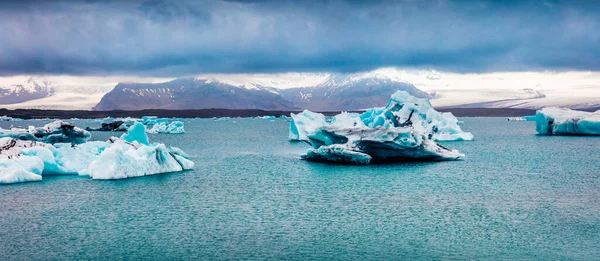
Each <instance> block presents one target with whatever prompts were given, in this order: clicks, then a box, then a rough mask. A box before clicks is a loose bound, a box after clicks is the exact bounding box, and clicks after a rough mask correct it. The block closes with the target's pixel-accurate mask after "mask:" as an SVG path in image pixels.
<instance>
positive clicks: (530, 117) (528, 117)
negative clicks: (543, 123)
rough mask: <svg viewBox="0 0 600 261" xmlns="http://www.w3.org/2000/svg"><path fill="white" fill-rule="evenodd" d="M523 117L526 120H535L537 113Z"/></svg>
mask: <svg viewBox="0 0 600 261" xmlns="http://www.w3.org/2000/svg"><path fill="white" fill-rule="evenodd" d="M523 119H525V120H526V121H535V119H536V117H535V115H530V116H523Z"/></svg>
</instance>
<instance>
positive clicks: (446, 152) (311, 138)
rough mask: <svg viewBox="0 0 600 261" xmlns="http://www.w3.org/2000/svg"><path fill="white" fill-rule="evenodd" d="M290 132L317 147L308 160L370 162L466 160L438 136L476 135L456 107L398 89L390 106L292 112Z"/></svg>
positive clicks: (306, 156)
mask: <svg viewBox="0 0 600 261" xmlns="http://www.w3.org/2000/svg"><path fill="white" fill-rule="evenodd" d="M291 116H292V121H291V122H290V132H289V138H290V139H291V140H303V141H306V142H308V143H309V144H310V145H311V146H312V148H310V149H308V151H307V152H306V154H303V155H301V157H302V158H303V159H305V160H311V161H322V162H333V163H345V164H370V163H380V162H398V161H444V160H461V159H463V158H464V154H461V153H460V152H458V151H457V150H451V149H448V148H446V147H444V146H442V145H440V144H438V143H436V142H435V141H436V140H472V139H473V135H471V133H468V132H463V131H462V130H461V128H460V127H459V126H458V120H457V119H456V117H454V116H453V115H452V114H451V113H439V112H437V111H435V110H434V109H433V108H432V107H431V104H430V103H429V101H428V100H426V99H419V98H415V97H412V96H410V95H409V94H408V93H406V92H403V91H398V92H396V93H394V94H393V95H392V97H391V99H390V101H389V102H388V104H387V105H386V106H385V107H381V108H373V109H370V110H367V111H366V112H364V113H362V114H358V113H347V112H342V113H340V114H338V115H335V116H333V117H332V118H331V119H329V121H327V120H326V118H325V116H324V115H323V114H320V113H314V112H311V111H307V110H305V111H303V112H302V113H299V114H293V113H292V114H291Z"/></svg>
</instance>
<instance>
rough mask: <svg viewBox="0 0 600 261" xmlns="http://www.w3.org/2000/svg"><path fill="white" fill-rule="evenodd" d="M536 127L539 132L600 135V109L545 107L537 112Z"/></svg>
mask: <svg viewBox="0 0 600 261" xmlns="http://www.w3.org/2000/svg"><path fill="white" fill-rule="evenodd" d="M535 129H536V131H537V132H538V133H539V134H547V135H552V134H554V135H600V110H599V111H596V112H584V111H575V110H570V109H563V108H556V107H549V108H543V109H541V110H538V111H537V112H536V126H535Z"/></svg>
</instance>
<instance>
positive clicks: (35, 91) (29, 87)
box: [0, 77, 54, 105]
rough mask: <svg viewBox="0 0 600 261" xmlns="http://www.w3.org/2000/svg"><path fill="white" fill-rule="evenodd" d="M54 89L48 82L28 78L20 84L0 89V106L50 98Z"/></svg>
mask: <svg viewBox="0 0 600 261" xmlns="http://www.w3.org/2000/svg"><path fill="white" fill-rule="evenodd" d="M53 94H54V88H52V86H51V83H50V82H49V81H37V80H36V79H34V78H33V77H29V79H27V81H25V82H24V83H22V84H13V85H10V86H6V87H0V105H5V104H15V103H22V102H26V101H30V100H36V99H41V98H45V97H49V96H52V95H53Z"/></svg>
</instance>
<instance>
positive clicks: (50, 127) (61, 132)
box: [0, 120, 92, 145]
mask: <svg viewBox="0 0 600 261" xmlns="http://www.w3.org/2000/svg"><path fill="white" fill-rule="evenodd" d="M91 136H92V135H91V134H90V133H89V132H88V131H86V130H83V129H80V128H78V127H75V126H73V125H71V124H69V123H68V122H64V121H60V120H58V121H54V122H51V123H48V124H46V125H44V126H43V127H39V128H36V127H33V126H29V128H27V129H23V128H12V129H10V130H5V129H2V128H0V137H9V138H14V139H18V140H29V141H37V142H43V143H49V144H54V143H71V144H72V145H75V144H81V143H85V142H86V141H88V140H89V139H90V137H91Z"/></svg>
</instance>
